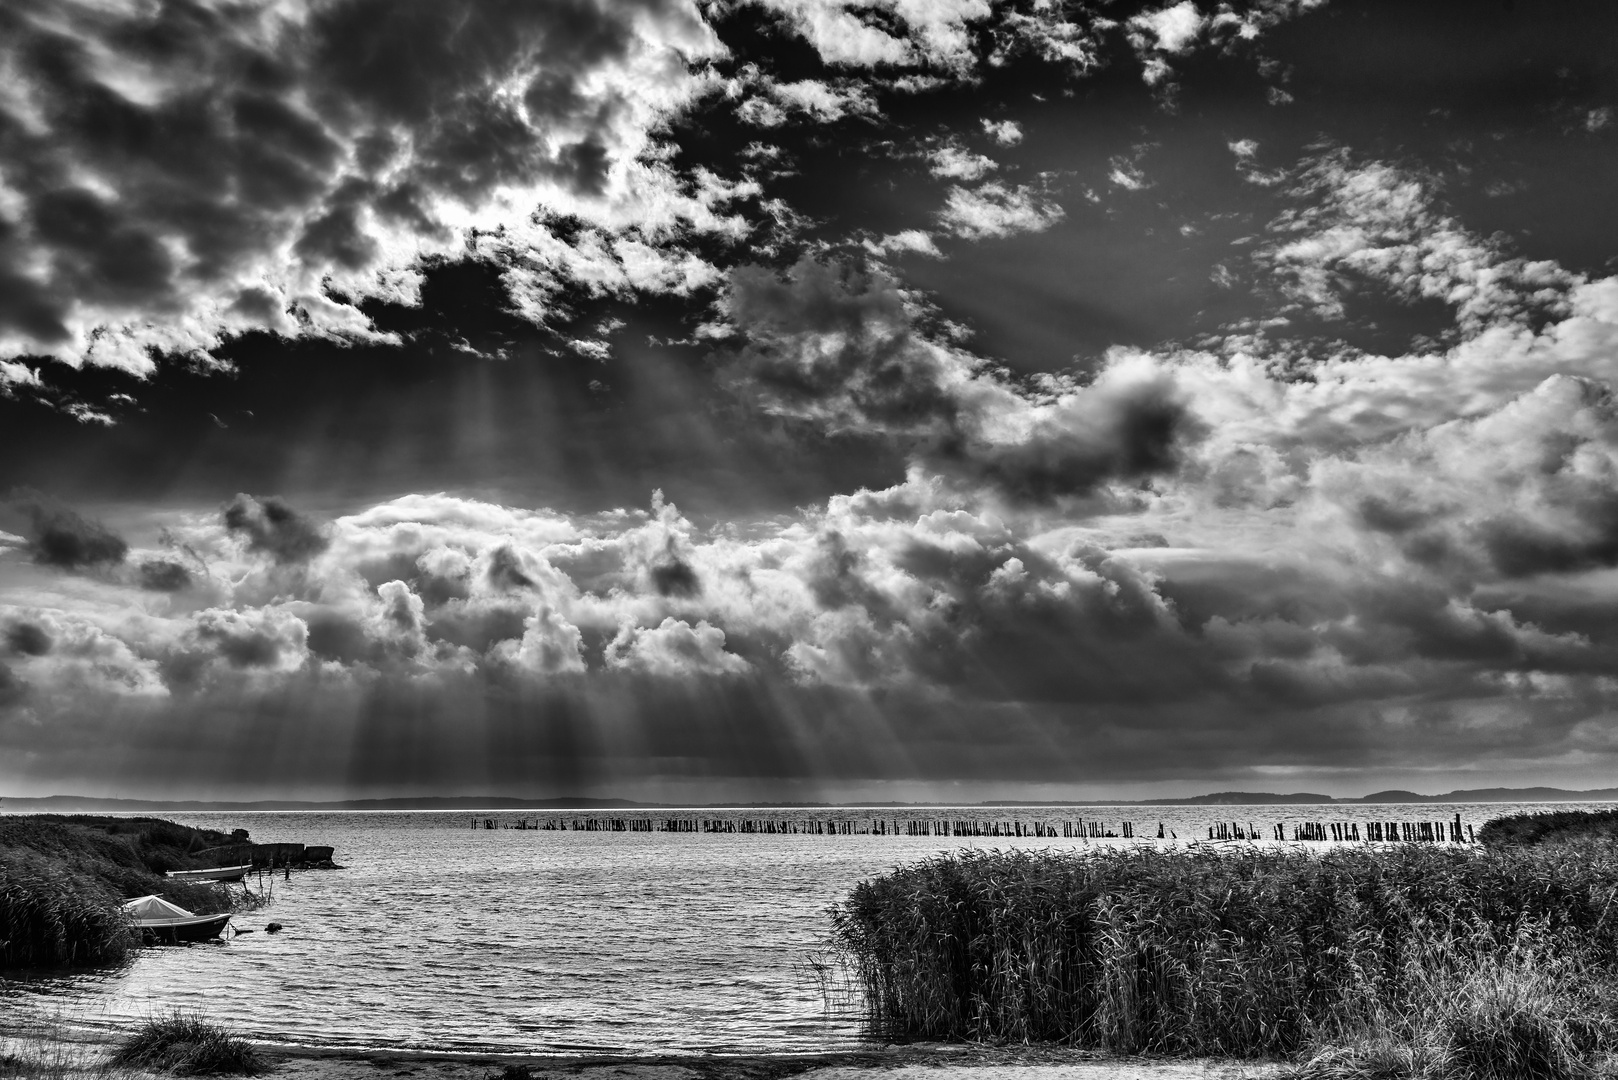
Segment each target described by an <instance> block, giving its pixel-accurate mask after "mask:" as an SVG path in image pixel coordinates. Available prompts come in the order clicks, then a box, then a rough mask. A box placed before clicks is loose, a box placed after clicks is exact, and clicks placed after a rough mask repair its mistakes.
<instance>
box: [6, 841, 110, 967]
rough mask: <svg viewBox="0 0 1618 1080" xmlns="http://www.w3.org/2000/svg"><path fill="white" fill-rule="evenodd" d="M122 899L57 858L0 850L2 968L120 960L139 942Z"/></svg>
mask: <svg viewBox="0 0 1618 1080" xmlns="http://www.w3.org/2000/svg"><path fill="white" fill-rule="evenodd" d="M118 900H119V896H118V894H117V892H116V891H115V890H114V889H113V888H112V887H111V886H109V885H108V884H107V883H106V882H105V881H103V880H100V879H97V878H96V877H94V876H92V875H90V874H88V873H85V872H84V871H82V870H78V869H74V868H72V867H70V866H68V865H66V864H65V863H63V862H62V861H61V860H59V859H52V858H50V857H48V856H43V855H39V854H37V853H35V852H31V851H26V850H10V851H8V850H5V849H0V968H5V967H45V966H60V965H67V964H109V963H116V962H118V961H120V960H122V959H123V958H124V957H125V956H126V955H127V954H128V952H129V950H130V949H132V948H134V947H135V946H136V945H137V944H138V942H137V941H136V940H135V937H134V934H133V932H132V931H131V928H130V925H129V921H128V920H127V919H125V918H124V917H123V913H122V912H121V911H120V910H119V908H118Z"/></svg>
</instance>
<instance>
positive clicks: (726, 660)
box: [606, 616, 750, 676]
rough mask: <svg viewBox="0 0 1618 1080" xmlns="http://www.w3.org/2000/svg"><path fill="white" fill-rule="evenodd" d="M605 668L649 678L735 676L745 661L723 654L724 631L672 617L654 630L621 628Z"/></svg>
mask: <svg viewBox="0 0 1618 1080" xmlns="http://www.w3.org/2000/svg"><path fill="white" fill-rule="evenodd" d="M606 663H607V666H608V667H609V668H615V669H619V670H624V671H637V672H644V673H646V674H650V675H664V676H682V675H738V674H742V673H744V672H746V671H748V670H749V668H750V665H749V664H748V663H747V661H746V660H743V659H742V658H741V657H739V656H736V655H735V654H733V653H728V652H726V651H725V632H724V631H723V630H721V629H719V628H718V627H716V626H710V625H708V624H707V623H706V622H703V621H701V620H699V621H698V622H697V624H696V625H695V626H692V625H691V624H689V623H687V622H685V621H684V620H683V619H675V618H673V617H672V616H671V617H669V618H667V619H664V620H663V621H662V622H661V623H659V624H658V625H657V626H655V627H645V628H638V627H631V626H625V627H624V628H623V629H622V630H620V631H619V632H618V635H617V636H616V637H615V638H613V640H612V643H611V644H610V645H608V646H607V652H606Z"/></svg>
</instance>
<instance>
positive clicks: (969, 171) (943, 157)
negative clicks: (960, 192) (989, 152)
mask: <svg viewBox="0 0 1618 1080" xmlns="http://www.w3.org/2000/svg"><path fill="white" fill-rule="evenodd" d="M931 161H932V164H931V167H930V171H931V172H932V174H933V175H934V176H943V177H947V178H949V179H951V180H976V179H978V178H979V177H981V176H983V174H984V173H987V172H992V171H993V170H995V169H997V168H999V166H998V165H996V164H995V162H994V161H993V160H992V159H991V158H988V157H985V156H984V155H982V154H974V153H972V151H970V150H967V149H966V148H965V147H961V146H954V145H951V146H945V147H941V148H939V149H938V150H935V151H933V154H932V158H931Z"/></svg>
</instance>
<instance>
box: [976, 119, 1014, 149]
mask: <svg viewBox="0 0 1618 1080" xmlns="http://www.w3.org/2000/svg"><path fill="white" fill-rule="evenodd" d="M983 130H984V132H985V133H986V134H987V135H988V136H989V138H991V139H993V140H994V141H995V142H997V143H999V144H1000V145H1001V146H1016V145H1017V144H1018V143H1020V142H1022V125H1021V124H1019V123H1017V121H1015V120H988V119H985V120H984V121H983Z"/></svg>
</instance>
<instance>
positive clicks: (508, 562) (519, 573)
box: [489, 547, 534, 589]
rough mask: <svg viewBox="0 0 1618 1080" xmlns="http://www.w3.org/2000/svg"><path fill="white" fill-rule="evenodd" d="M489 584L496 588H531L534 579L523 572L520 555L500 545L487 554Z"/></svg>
mask: <svg viewBox="0 0 1618 1080" xmlns="http://www.w3.org/2000/svg"><path fill="white" fill-rule="evenodd" d="M489 584H490V585H493V586H494V587H495V588H497V589H531V588H533V587H534V579H533V578H531V577H529V576H528V575H527V574H525V573H523V568H522V559H521V557H520V556H518V554H517V553H516V552H514V551H512V550H511V549H510V548H509V547H502V548H496V549H495V552H494V554H493V555H491V556H489Z"/></svg>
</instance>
